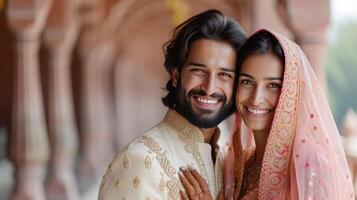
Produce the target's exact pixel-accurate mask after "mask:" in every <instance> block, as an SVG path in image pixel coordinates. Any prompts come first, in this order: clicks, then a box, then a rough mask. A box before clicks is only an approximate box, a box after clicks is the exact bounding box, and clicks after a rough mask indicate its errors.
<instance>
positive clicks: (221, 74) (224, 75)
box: [219, 72, 232, 78]
mask: <svg viewBox="0 0 357 200" xmlns="http://www.w3.org/2000/svg"><path fill="white" fill-rule="evenodd" d="M219 75H220V76H223V77H225V78H232V75H230V74H228V73H225V72H222V73H219Z"/></svg>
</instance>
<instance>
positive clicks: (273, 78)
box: [264, 77, 283, 81]
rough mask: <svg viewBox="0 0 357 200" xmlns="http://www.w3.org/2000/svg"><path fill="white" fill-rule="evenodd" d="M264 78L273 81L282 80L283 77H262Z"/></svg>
mask: <svg viewBox="0 0 357 200" xmlns="http://www.w3.org/2000/svg"><path fill="white" fill-rule="evenodd" d="M264 80H266V81H275V80H279V81H283V78H281V77H267V78H264Z"/></svg>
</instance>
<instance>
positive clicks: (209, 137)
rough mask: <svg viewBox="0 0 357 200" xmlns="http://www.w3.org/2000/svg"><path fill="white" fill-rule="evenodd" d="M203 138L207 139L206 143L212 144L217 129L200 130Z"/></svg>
mask: <svg viewBox="0 0 357 200" xmlns="http://www.w3.org/2000/svg"><path fill="white" fill-rule="evenodd" d="M200 130H201V132H202V134H203V137H204V139H205V143H208V144H210V143H211V140H212V136H213V134H214V131H215V130H216V127H214V128H200Z"/></svg>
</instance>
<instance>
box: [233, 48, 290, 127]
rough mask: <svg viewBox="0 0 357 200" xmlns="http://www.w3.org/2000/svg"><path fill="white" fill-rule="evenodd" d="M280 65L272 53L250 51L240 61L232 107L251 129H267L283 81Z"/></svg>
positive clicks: (271, 119) (281, 65)
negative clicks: (252, 52) (234, 106)
mask: <svg viewBox="0 0 357 200" xmlns="http://www.w3.org/2000/svg"><path fill="white" fill-rule="evenodd" d="M283 71H284V69H283V64H282V62H281V61H280V60H279V58H278V57H277V56H276V55H275V54H273V53H264V54H252V55H250V56H248V57H247V58H246V59H245V61H244V62H243V63H242V66H241V71H240V75H239V77H238V78H239V80H238V87H237V96H236V106H237V109H238V111H239V113H240V115H241V117H242V119H243V121H244V123H245V124H246V126H247V127H248V128H250V129H252V130H253V131H269V130H270V127H271V123H272V121H273V117H274V113H275V108H276V106H277V104H278V100H279V96H280V91H281V87H282V84H283Z"/></svg>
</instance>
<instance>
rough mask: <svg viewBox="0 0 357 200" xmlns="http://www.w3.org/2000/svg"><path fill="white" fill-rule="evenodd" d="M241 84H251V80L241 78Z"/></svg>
mask: <svg viewBox="0 0 357 200" xmlns="http://www.w3.org/2000/svg"><path fill="white" fill-rule="evenodd" d="M240 83H241V84H242V85H253V82H252V81H250V80H247V79H243V80H241V81H240Z"/></svg>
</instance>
